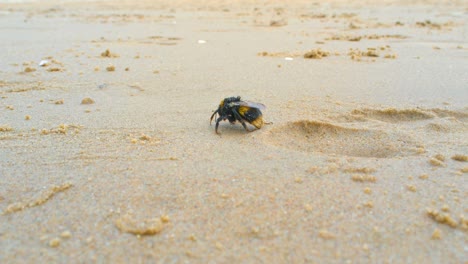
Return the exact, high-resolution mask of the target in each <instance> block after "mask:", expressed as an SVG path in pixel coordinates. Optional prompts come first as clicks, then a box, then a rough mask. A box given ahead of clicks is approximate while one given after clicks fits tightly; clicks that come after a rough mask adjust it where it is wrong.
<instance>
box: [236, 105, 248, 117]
mask: <svg viewBox="0 0 468 264" xmlns="http://www.w3.org/2000/svg"><path fill="white" fill-rule="evenodd" d="M249 109H250V108H249V107H247V106H240V107H239V114H240V115H241V116H245V112H247V111H249Z"/></svg>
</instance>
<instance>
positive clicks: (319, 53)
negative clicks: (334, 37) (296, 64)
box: [304, 48, 330, 59]
mask: <svg viewBox="0 0 468 264" xmlns="http://www.w3.org/2000/svg"><path fill="white" fill-rule="evenodd" d="M328 56H330V52H328V51H324V50H321V49H320V48H319V49H313V50H310V51H308V52H306V53H305V54H304V58H305V59H321V58H323V57H328Z"/></svg>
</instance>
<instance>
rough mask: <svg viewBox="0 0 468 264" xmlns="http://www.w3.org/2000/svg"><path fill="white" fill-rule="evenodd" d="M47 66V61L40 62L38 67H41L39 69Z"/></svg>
mask: <svg viewBox="0 0 468 264" xmlns="http://www.w3.org/2000/svg"><path fill="white" fill-rule="evenodd" d="M47 65H49V61H48V60H41V61H40V62H39V66H41V67H45V66H47Z"/></svg>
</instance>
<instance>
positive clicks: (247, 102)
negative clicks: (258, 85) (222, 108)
mask: <svg viewBox="0 0 468 264" xmlns="http://www.w3.org/2000/svg"><path fill="white" fill-rule="evenodd" d="M233 104H234V105H242V106H248V107H252V108H258V109H260V110H265V109H266V106H265V105H264V104H261V103H255V102H249V101H240V102H235V103H233Z"/></svg>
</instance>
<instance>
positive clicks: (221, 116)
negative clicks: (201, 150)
mask: <svg viewBox="0 0 468 264" xmlns="http://www.w3.org/2000/svg"><path fill="white" fill-rule="evenodd" d="M265 108H266V107H265V106H264V105H263V104H260V103H254V102H248V101H242V100H241V98H240V96H237V97H228V98H224V99H223V100H222V101H221V102H220V103H219V107H218V109H217V110H216V111H214V113H213V114H212V115H211V118H210V125H211V122H212V121H213V118H214V117H215V116H216V117H217V118H216V128H215V132H216V134H220V133H219V132H218V126H219V122H221V121H223V120H226V119H227V120H229V122H230V123H231V124H234V123H235V122H236V121H239V122H240V123H241V124H242V126H243V127H244V128H245V130H246V131H247V132H250V131H251V130H250V129H249V128H248V127H247V125H246V124H245V122H248V123H250V124H251V125H253V126H254V127H256V128H257V129H260V128H261V127H262V126H263V124H264V121H263V116H262V111H260V110H263V109H265Z"/></svg>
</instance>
